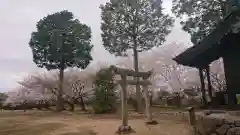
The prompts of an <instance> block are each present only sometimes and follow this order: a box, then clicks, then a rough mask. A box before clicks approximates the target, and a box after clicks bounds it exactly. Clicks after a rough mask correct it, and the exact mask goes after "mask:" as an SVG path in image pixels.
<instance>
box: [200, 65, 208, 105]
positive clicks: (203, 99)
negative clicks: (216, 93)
mask: <svg viewBox="0 0 240 135" xmlns="http://www.w3.org/2000/svg"><path fill="white" fill-rule="evenodd" d="M199 76H200V82H201V92H202V101H203V105H204V106H206V105H207V99H206V91H205V83H204V78H203V70H202V69H199Z"/></svg>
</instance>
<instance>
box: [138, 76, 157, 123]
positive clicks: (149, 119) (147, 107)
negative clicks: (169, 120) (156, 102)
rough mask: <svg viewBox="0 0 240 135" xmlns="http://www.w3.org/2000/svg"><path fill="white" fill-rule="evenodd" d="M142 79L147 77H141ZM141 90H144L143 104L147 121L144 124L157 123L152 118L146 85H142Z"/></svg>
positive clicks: (145, 79)
mask: <svg viewBox="0 0 240 135" xmlns="http://www.w3.org/2000/svg"><path fill="white" fill-rule="evenodd" d="M143 79H144V81H147V78H145V77H144V78H143ZM142 87H143V92H144V98H145V106H146V108H145V109H146V116H147V121H146V124H148V125H156V124H158V122H157V121H153V120H152V112H151V105H150V99H149V95H148V85H143V86H142Z"/></svg>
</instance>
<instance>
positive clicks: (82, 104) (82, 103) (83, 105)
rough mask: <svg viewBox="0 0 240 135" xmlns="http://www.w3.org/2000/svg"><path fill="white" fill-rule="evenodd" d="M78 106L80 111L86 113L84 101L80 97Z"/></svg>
mask: <svg viewBox="0 0 240 135" xmlns="http://www.w3.org/2000/svg"><path fill="white" fill-rule="evenodd" d="M80 101H81V102H80V105H81V107H82V111H87V110H86V107H85V104H84V100H83V97H80Z"/></svg>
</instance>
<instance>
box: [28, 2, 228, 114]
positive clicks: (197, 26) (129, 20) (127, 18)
mask: <svg viewBox="0 0 240 135" xmlns="http://www.w3.org/2000/svg"><path fill="white" fill-rule="evenodd" d="M225 5H226V0H216V1H212V2H211V1H208V0H204V1H198V0H190V1H184V0H173V6H172V12H173V13H174V14H175V15H176V17H177V18H180V19H181V18H182V17H183V16H187V19H185V18H182V22H181V24H182V28H183V30H184V31H186V32H188V33H189V34H190V35H191V41H192V43H193V44H196V43H198V42H199V41H200V40H201V39H202V38H203V37H204V36H205V35H207V34H209V32H210V31H211V29H214V28H215V26H216V24H217V23H218V21H219V20H220V19H221V18H223V17H224V15H225V14H224V13H225ZM100 9H101V19H102V21H101V30H102V34H101V37H102V41H103V46H104V48H105V49H106V50H107V51H108V52H110V53H111V54H113V55H115V56H127V55H128V54H127V51H128V50H132V52H133V60H134V62H133V67H134V69H135V71H136V72H137V71H139V61H138V59H139V55H138V54H139V52H142V51H147V50H150V49H152V48H153V47H158V46H160V45H162V44H163V43H164V42H165V39H166V36H167V35H168V34H169V33H170V32H171V28H172V27H173V24H174V20H175V19H176V17H171V16H170V15H168V14H166V13H164V11H163V7H162V0H111V1H110V2H106V3H105V4H103V5H101V6H100ZM36 27H37V30H36V31H34V32H32V34H31V39H30V41H29V46H30V48H31V50H32V54H33V61H34V62H35V64H36V65H37V66H38V67H40V68H45V69H47V70H49V71H50V70H58V71H59V74H58V81H57V84H58V85H57V86H55V89H54V90H52V92H55V96H56V110H57V111H62V110H64V102H65V101H64V99H63V98H62V97H63V96H66V95H64V94H63V93H64V89H65V88H64V85H63V84H64V78H65V75H64V73H65V72H64V71H65V70H66V68H69V67H77V68H80V69H82V70H83V69H85V68H86V67H87V66H88V65H89V63H91V61H92V60H93V58H92V56H91V50H92V48H93V45H92V44H91V38H92V33H91V28H90V27H89V26H88V25H86V24H83V23H81V22H80V21H79V20H78V19H76V18H74V15H73V13H72V12H69V11H67V10H64V11H60V12H56V13H54V14H50V15H47V16H46V17H44V18H42V19H41V20H40V21H39V22H37V25H36ZM135 79H136V80H139V78H135ZM100 82H101V81H100ZM96 83H97V82H96ZM102 83H103V82H102ZM80 84H81V82H80ZM96 86H97V88H96V89H98V90H99V91H102V90H101V89H102V87H101V85H100V84H96ZM71 87H76V88H78V89H81V87H82V86H80V85H78V86H71ZM104 89H105V90H106V89H108V88H104ZM80 99H81V98H80ZM75 101H76V100H75ZM75 101H74V99H71V100H69V102H75ZM136 101H137V110H138V111H139V112H141V111H142V110H143V107H142V97H141V90H140V86H139V85H136Z"/></svg>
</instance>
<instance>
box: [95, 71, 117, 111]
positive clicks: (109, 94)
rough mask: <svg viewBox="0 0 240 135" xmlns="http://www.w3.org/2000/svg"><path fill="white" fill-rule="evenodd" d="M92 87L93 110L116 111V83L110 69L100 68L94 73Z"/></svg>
mask: <svg viewBox="0 0 240 135" xmlns="http://www.w3.org/2000/svg"><path fill="white" fill-rule="evenodd" d="M94 87H95V89H94V96H95V97H94V103H93V110H94V112H95V113H97V114H100V113H113V112H116V94H115V87H116V85H115V84H114V74H113V73H112V71H111V70H110V69H102V70H100V71H99V72H98V73H97V75H96V80H95V82H94Z"/></svg>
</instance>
